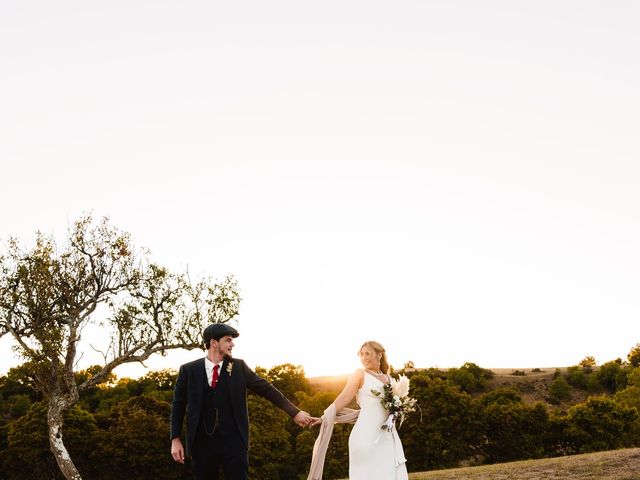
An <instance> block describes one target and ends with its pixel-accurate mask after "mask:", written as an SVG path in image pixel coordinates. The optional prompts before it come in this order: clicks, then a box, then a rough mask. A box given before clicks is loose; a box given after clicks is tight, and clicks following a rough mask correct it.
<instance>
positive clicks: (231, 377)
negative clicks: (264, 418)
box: [171, 358, 300, 455]
mask: <svg viewBox="0 0 640 480" xmlns="http://www.w3.org/2000/svg"><path fill="white" fill-rule="evenodd" d="M228 363H229V361H228V360H225V361H224V363H223V364H222V368H221V371H220V375H228V377H227V388H228V391H229V396H230V401H231V409H232V410H233V418H234V420H235V423H236V426H237V427H238V431H239V432H240V436H241V437H242V439H243V440H244V443H245V446H246V447H247V448H249V413H248V411H247V388H249V389H250V390H252V391H253V392H255V393H256V394H258V395H260V396H261V397H264V398H266V399H267V400H269V401H270V402H271V403H273V404H274V405H275V406H276V407H278V408H281V409H282V410H284V411H285V412H287V413H288V414H289V415H290V416H291V417H295V416H296V415H297V413H298V412H299V411H300V410H299V409H298V408H297V407H296V406H295V405H293V404H292V403H291V402H290V401H289V400H288V399H287V398H286V397H285V396H284V395H283V394H282V393H281V392H280V391H279V390H278V389H277V388H275V387H274V386H273V385H271V384H270V383H269V382H267V381H266V380H265V379H263V378H260V377H259V376H258V375H256V373H255V372H254V371H253V370H251V369H250V368H249V367H248V366H247V364H246V363H244V361H243V360H240V359H239V358H234V359H233V360H231V363H233V367H232V369H231V374H229V372H228V371H227V368H228ZM204 388H207V373H206V371H205V367H204V358H200V359H198V360H194V361H193V362H189V363H185V364H184V365H182V366H181V367H180V372H179V373H178V379H177V380H176V386H175V390H174V392H173V402H172V406H171V439H174V438H176V437H179V436H180V433H181V431H182V423H183V421H184V416H185V412H186V414H187V443H186V454H187V455H189V454H190V452H191V448H192V447H193V441H194V439H195V435H196V429H197V428H198V421H199V420H200V411H201V407H202V405H201V404H202V396H203V389H204Z"/></svg>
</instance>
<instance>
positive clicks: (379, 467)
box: [309, 341, 409, 480]
mask: <svg viewBox="0 0 640 480" xmlns="http://www.w3.org/2000/svg"><path fill="white" fill-rule="evenodd" d="M358 356H359V357H360V362H361V363H362V367H363V368H361V369H358V370H356V371H355V372H354V373H353V374H352V375H351V376H350V377H349V380H348V381H347V385H346V386H345V387H344V389H343V390H342V392H341V393H340V395H338V397H337V398H336V399H335V401H334V402H333V404H331V405H330V406H329V408H327V410H325V414H324V415H323V417H322V418H321V419H318V420H316V421H315V422H314V425H317V424H319V423H322V427H321V430H320V434H319V436H318V439H317V440H316V445H315V447H314V453H313V456H314V458H313V460H312V466H311V472H310V475H309V478H322V463H323V462H324V452H326V447H327V444H328V439H327V436H328V437H330V436H331V431H332V430H333V423H334V422H341V420H340V417H341V413H343V412H344V410H343V409H344V408H345V407H346V406H347V405H348V404H349V403H350V402H351V401H352V400H353V398H354V397H355V398H356V400H357V402H358V405H359V406H360V410H359V411H350V412H349V413H347V414H344V415H342V417H343V418H347V419H346V420H342V421H343V422H349V421H352V420H353V418H356V417H357V420H356V424H355V426H354V427H353V429H352V430H351V435H350V436H349V480H407V479H408V478H409V477H408V474H407V467H406V459H405V457H404V452H403V449H402V444H401V442H400V437H399V436H398V433H397V431H396V428H395V426H394V427H393V429H392V431H391V432H387V431H386V430H383V429H382V425H383V424H384V422H385V420H386V419H387V416H388V412H387V411H386V410H385V409H384V407H383V406H382V402H381V400H380V399H381V396H380V397H379V396H376V395H374V394H373V393H372V390H376V391H378V392H380V394H381V395H382V393H383V386H384V384H386V383H389V382H390V380H391V379H390V378H389V364H388V362H387V356H386V353H385V350H384V348H383V347H382V345H381V344H380V343H378V342H375V341H368V342H365V343H364V344H363V345H362V346H361V347H360V350H359V351H358ZM341 411H343V412H341ZM347 411H348V409H347ZM329 423H330V424H331V425H328V424H329ZM323 450H324V451H323ZM318 463H320V465H319V466H318Z"/></svg>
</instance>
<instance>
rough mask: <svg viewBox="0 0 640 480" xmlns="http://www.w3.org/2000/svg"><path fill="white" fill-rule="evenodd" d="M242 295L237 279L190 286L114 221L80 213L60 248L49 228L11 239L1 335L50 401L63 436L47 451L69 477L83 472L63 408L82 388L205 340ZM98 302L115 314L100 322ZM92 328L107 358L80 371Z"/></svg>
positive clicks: (2, 277)
mask: <svg viewBox="0 0 640 480" xmlns="http://www.w3.org/2000/svg"><path fill="white" fill-rule="evenodd" d="M239 302H240V296H239V294H238V292H237V285H236V283H235V281H234V280H233V279H232V278H230V277H228V278H227V279H225V281H223V282H221V283H215V282H213V281H212V280H210V279H202V280H200V281H198V282H195V283H193V282H191V280H190V278H189V276H188V275H187V274H186V273H185V274H174V273H171V272H169V271H168V270H167V269H165V268H163V267H161V266H158V265H155V264H153V263H150V262H149V260H148V258H147V254H146V252H143V251H141V252H137V251H136V249H135V247H134V246H133V244H132V243H131V240H130V238H129V235H128V234H127V233H125V232H121V231H120V230H118V229H117V228H115V227H113V226H111V225H110V224H109V221H108V219H103V220H102V221H101V222H94V220H93V219H92V218H91V216H85V217H83V218H80V219H79V220H78V221H76V222H75V223H74V224H73V226H72V227H71V228H70V229H69V232H68V236H67V238H66V241H65V242H64V243H63V244H62V245H58V244H57V242H56V241H55V239H54V237H53V236H49V237H47V236H45V235H43V234H42V233H37V235H36V240H35V245H34V246H33V247H32V248H30V249H24V248H23V247H22V246H21V245H20V244H19V242H18V240H16V239H10V241H9V244H8V248H7V251H6V254H5V255H4V256H0V337H2V336H4V335H9V336H11V337H12V339H13V340H14V342H15V343H16V348H17V350H18V351H19V353H20V355H21V356H22V357H23V358H24V359H25V361H26V363H25V368H26V370H27V371H28V375H29V377H30V378H31V379H32V382H30V383H29V385H30V386H32V387H33V388H34V389H35V390H36V391H37V392H39V394H41V395H42V398H43V399H44V400H46V402H47V407H48V410H47V415H48V425H49V429H50V431H51V433H52V435H50V437H49V438H56V439H57V440H56V441H51V442H50V448H51V449H52V451H53V452H54V455H55V456H56V460H57V462H58V466H59V467H60V469H61V471H62V472H63V474H64V476H65V478H80V476H79V474H78V471H77V469H76V467H75V465H74V464H73V462H72V461H71V459H70V456H69V454H68V452H67V449H66V447H65V444H64V436H63V433H62V432H63V430H62V425H63V415H64V412H65V411H67V410H68V409H69V408H70V407H71V406H72V405H74V404H75V403H76V402H77V401H78V400H79V397H80V393H82V392H84V391H87V390H91V389H93V388H94V387H95V386H96V385H98V384H100V383H104V382H108V381H109V380H110V378H111V374H112V372H113V370H114V368H116V367H117V366H119V365H121V364H123V363H128V362H142V361H144V360H146V359H147V358H149V357H150V356H151V355H152V354H154V353H161V354H164V353H166V352H167V351H168V350H171V349H175V348H185V349H194V348H199V347H201V332H202V329H203V328H204V326H205V325H206V324H208V323H212V322H228V321H229V320H231V319H232V318H233V317H234V316H235V315H237V313H238V305H239ZM100 309H107V310H108V311H109V314H108V315H107V316H106V317H105V318H103V319H101V320H98V319H97V318H96V315H95V314H96V311H99V310H100ZM89 325H93V326H95V327H100V328H102V330H103V331H104V332H105V334H104V337H105V338H107V339H108V344H107V345H105V350H104V351H103V356H104V361H105V364H104V365H103V366H102V367H99V368H95V369H93V370H86V371H84V372H80V374H79V375H76V373H77V372H75V370H74V369H75V365H76V363H77V360H78V359H77V356H78V352H79V351H82V348H83V347H82V342H81V338H82V335H81V333H82V332H83V330H84V329H85V328H86V327H87V326H89ZM94 393H95V391H94ZM88 405H90V406H92V407H95V406H96V405H95V404H93V403H92V402H90V401H88Z"/></svg>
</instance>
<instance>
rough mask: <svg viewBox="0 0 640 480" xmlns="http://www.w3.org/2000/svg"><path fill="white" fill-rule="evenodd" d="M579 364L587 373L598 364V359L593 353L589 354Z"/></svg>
mask: <svg viewBox="0 0 640 480" xmlns="http://www.w3.org/2000/svg"><path fill="white" fill-rule="evenodd" d="M578 365H580V366H581V367H582V369H583V370H584V371H585V372H586V373H591V371H592V370H593V367H595V366H596V359H595V357H592V356H591V355H587V356H586V357H584V358H583V359H582V360H580V363H579V364H578Z"/></svg>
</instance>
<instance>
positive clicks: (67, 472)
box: [47, 397, 82, 480]
mask: <svg viewBox="0 0 640 480" xmlns="http://www.w3.org/2000/svg"><path fill="white" fill-rule="evenodd" d="M68 408H69V406H68V404H67V402H66V401H65V400H64V399H62V398H59V397H52V398H51V400H50V401H49V409H48V411H47V423H48V424H49V447H50V448H51V452H52V453H53V456H54V457H55V459H56V462H58V467H60V471H61V472H62V475H64V478H66V479H67V480H82V477H81V476H80V473H79V472H78V469H77V468H76V466H75V465H74V463H73V460H71V457H70V456H69V452H68V451H67V448H66V447H65V446H64V442H63V440H62V423H63V414H64V412H65V410H67V409H68Z"/></svg>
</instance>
